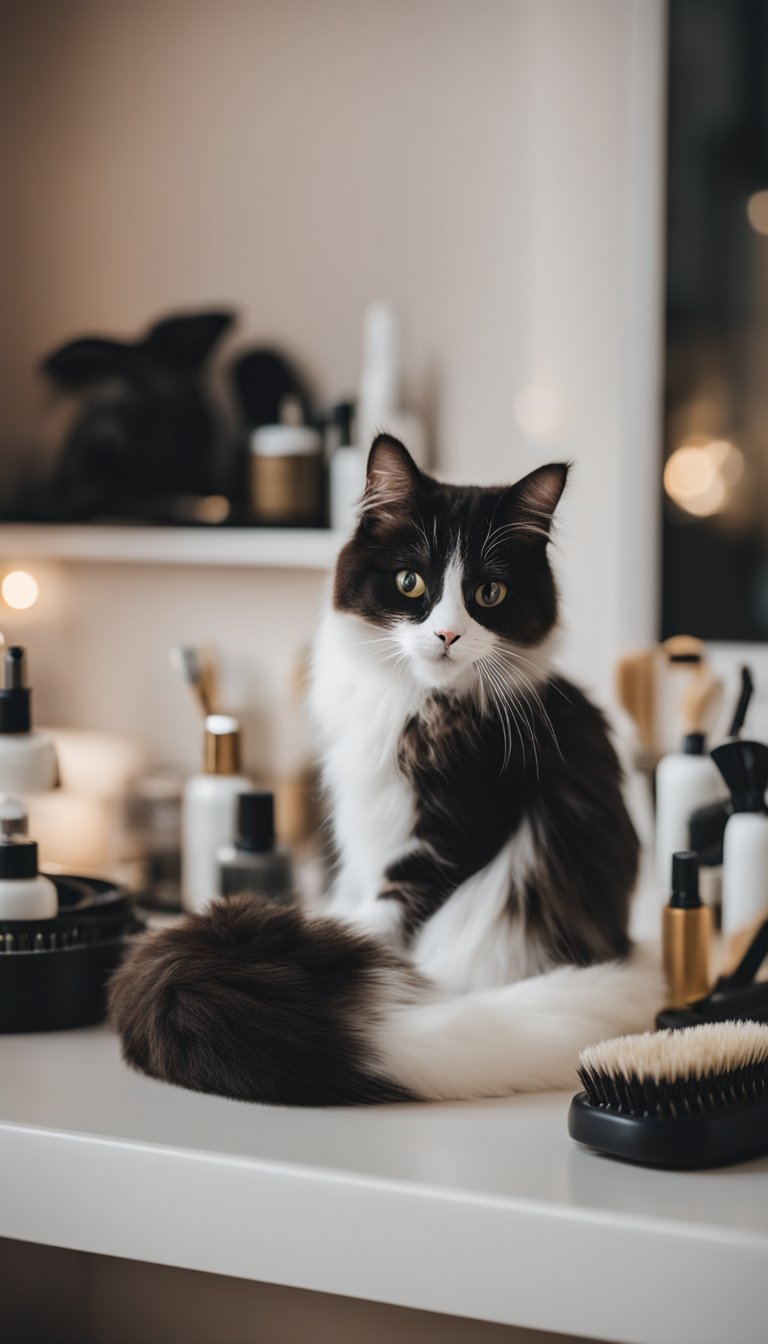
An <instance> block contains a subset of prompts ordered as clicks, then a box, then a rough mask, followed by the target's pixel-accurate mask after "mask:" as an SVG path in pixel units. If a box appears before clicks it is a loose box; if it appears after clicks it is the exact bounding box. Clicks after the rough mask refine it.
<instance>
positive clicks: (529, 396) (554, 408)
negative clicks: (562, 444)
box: [512, 383, 560, 440]
mask: <svg viewBox="0 0 768 1344" xmlns="http://www.w3.org/2000/svg"><path fill="white" fill-rule="evenodd" d="M512 409H513V411H514V413H515V419H516V420H517V423H518V425H519V426H520V428H521V429H522V431H523V433H524V434H527V435H528V436H529V438H532V439H543V440H546V439H551V438H554V436H555V434H556V433H557V430H558V428H559V424H560V398H559V396H558V394H557V391H556V389H555V388H554V387H551V386H549V385H548V384H547V383H530V384H529V385H528V386H527V387H521V389H520V391H519V392H518V393H517V396H516V397H515V399H514V401H513V402H512Z"/></svg>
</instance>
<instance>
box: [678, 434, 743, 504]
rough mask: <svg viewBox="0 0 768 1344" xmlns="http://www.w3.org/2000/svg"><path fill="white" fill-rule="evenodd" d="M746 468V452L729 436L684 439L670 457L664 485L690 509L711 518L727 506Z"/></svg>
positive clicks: (680, 502) (679, 502) (679, 501)
mask: <svg viewBox="0 0 768 1344" xmlns="http://www.w3.org/2000/svg"><path fill="white" fill-rule="evenodd" d="M743 471H744V455H743V453H742V451H741V449H740V448H737V447H736V444H735V443H730V442H729V441H728V440H727V439H712V440H711V441H710V442H709V443H706V442H705V443H690V442H688V443H683V444H681V445H680V447H679V448H676V449H675V451H674V452H673V453H672V455H671V456H670V457H669V458H668V459H667V463H666V466H665V467H664V489H665V490H666V492H667V494H668V495H669V497H670V499H672V500H674V502H675V504H677V505H678V507H679V508H681V509H685V511H686V513H690V514H693V516H694V517H695V518H709V517H711V515H712V514H714V513H720V512H722V510H723V509H724V508H725V506H726V504H727V502H728V495H729V493H730V490H731V488H732V486H734V485H735V484H736V482H737V481H738V480H739V479H740V477H741V475H742V473H743Z"/></svg>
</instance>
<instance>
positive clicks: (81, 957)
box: [0, 877, 142, 1034]
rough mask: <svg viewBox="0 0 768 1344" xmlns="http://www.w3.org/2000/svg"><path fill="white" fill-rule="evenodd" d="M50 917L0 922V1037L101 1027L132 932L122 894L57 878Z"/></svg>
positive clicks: (88, 880)
mask: <svg viewBox="0 0 768 1344" xmlns="http://www.w3.org/2000/svg"><path fill="white" fill-rule="evenodd" d="M52 881H53V883H54V885H55V887H56V890H57V893H58V897H59V913H58V915H57V916H56V918H55V919H13V920H10V919H9V920H0V1033H2V1034H8V1033H9V1032H22V1031H59V1030H61V1029H63V1028H66V1027H85V1026H90V1025H91V1024H92V1023H94V1022H101V1021H102V1019H103V1018H104V1015H105V1013H106V989H107V982H108V980H109V977H110V975H111V974H112V972H113V971H114V970H115V969H116V967H117V966H118V965H119V963H120V961H121V959H122V957H123V954H124V952H125V950H126V948H127V946H128V938H129V937H130V935H131V934H133V933H137V932H139V931H140V930H141V928H142V925H141V924H140V923H139V921H138V920H137V919H136V916H135V915H134V913H133V909H132V907H131V902H130V897H129V896H128V893H127V892H125V891H123V890H122V889H121V888H119V887H115V886H114V885H113V884H112V883H110V882H102V881H100V880H99V879H98V878H92V877H55V878H52Z"/></svg>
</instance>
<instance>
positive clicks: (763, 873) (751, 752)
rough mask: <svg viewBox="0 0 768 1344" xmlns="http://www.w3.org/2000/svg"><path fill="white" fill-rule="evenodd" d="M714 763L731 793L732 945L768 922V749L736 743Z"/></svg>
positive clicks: (727, 925)
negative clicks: (736, 938)
mask: <svg viewBox="0 0 768 1344" xmlns="http://www.w3.org/2000/svg"><path fill="white" fill-rule="evenodd" d="M712 759H713V760H714V761H715V763H716V765H717V767H718V769H719V770H720V772H721V774H722V776H723V779H724V780H725V782H726V784H727V785H728V788H729V789H730V791H731V801H732V803H733V815H732V816H731V817H729V819H728V822H727V824H726V827H725V836H724V837H723V919H722V925H723V933H724V934H725V935H726V937H727V938H728V939H732V938H733V937H734V935H737V934H739V933H742V932H744V931H746V930H748V929H749V928H750V927H751V926H752V925H754V924H755V922H756V921H757V920H758V919H760V918H761V917H762V918H768V810H767V809H766V805H765V791H766V787H767V786H768V746H766V745H765V743H764V742H743V741H741V740H740V739H735V740H733V741H731V742H724V743H723V744H722V746H720V747H715V750H714V751H713V752H712Z"/></svg>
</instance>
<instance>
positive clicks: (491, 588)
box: [475, 582, 507, 607]
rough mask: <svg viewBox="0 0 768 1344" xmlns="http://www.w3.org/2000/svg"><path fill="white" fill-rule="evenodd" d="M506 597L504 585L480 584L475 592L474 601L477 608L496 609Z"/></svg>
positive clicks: (493, 583)
mask: <svg viewBox="0 0 768 1344" xmlns="http://www.w3.org/2000/svg"><path fill="white" fill-rule="evenodd" d="M506 596H507V585H506V583H501V582H499V583H496V582H492V583H481V584H480V587H479V588H478V589H476V591H475V601H476V603H477V605H478V606H479V607H498V605H499V603H500V602H503V601H504V598H505V597H506Z"/></svg>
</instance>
